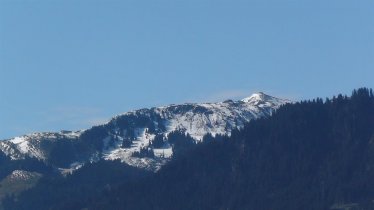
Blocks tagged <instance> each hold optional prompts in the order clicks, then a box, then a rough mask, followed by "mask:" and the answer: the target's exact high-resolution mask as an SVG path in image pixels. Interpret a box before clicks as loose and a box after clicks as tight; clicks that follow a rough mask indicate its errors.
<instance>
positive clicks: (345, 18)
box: [0, 0, 374, 139]
mask: <svg viewBox="0 0 374 210" xmlns="http://www.w3.org/2000/svg"><path fill="white" fill-rule="evenodd" d="M373 11H374V1H372V0H368V1H364V0H363V1H353V0H349V1H347V0H337V1H333V0H331V1H330V0H310V1H309V0H304V1H303V0H292V1H287V0H277V1H267V0H247V1H239V0H227V1H220V0H214V1H213V0H212V1H208V0H188V1H187V0H186V1H182V0H159V1H157V0H150V1H145V0H132V1H126V0H118V1H116V0H105V1H104V0H102V1H97V0H74V1H73V0H0V139H4V138H9V137H12V136H16V135H22V134H25V133H29V132H36V131H59V130H61V129H70V130H76V129H82V128H88V127H90V126H91V125H94V124H97V123H101V122H103V121H105V120H107V119H109V118H110V117H111V116H113V115H115V114H118V113H122V112H125V111H128V110H132V109H136V108H142V107H152V106H159V105H165V104H170V103H183V102H201V101H221V100H223V99H226V98H232V99H239V98H243V97H245V96H248V95H250V94H251V93H252V92H256V91H264V92H267V93H269V94H272V95H275V96H279V97H285V98H290V99H293V100H300V99H309V98H314V97H317V96H321V97H327V96H332V95H334V94H337V93H344V94H349V93H350V92H351V90H352V89H353V88H357V87H362V86H366V87H372V88H373V87H374V13H373Z"/></svg>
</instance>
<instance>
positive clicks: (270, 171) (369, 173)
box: [5, 88, 374, 210]
mask: <svg viewBox="0 0 374 210" xmlns="http://www.w3.org/2000/svg"><path fill="white" fill-rule="evenodd" d="M205 140H206V141H204V142H203V143H201V144H197V145H193V146H191V145H189V144H187V146H188V147H189V148H190V149H188V150H186V151H184V152H180V153H178V155H176V156H175V157H174V158H173V160H172V161H170V162H169V163H168V164H167V165H165V166H164V167H163V168H162V169H161V170H160V171H158V172H157V173H155V174H152V175H149V176H143V178H141V179H133V181H128V182H126V183H122V184H118V185H116V184H112V185H110V187H107V188H105V190H102V191H100V193H97V194H91V195H90V196H92V197H88V198H85V197H86V196H85V195H84V193H87V191H79V190H80V189H81V188H80V187H79V186H80V184H79V183H80V181H82V180H84V179H83V178H82V180H80V181H77V182H76V187H75V188H74V187H70V188H69V190H71V191H68V192H66V190H65V187H64V186H61V187H60V188H55V187H50V188H48V187H45V184H44V187H43V185H42V184H39V185H38V186H37V187H36V188H35V189H39V191H38V190H35V189H32V190H29V191H27V192H25V193H23V194H22V195H21V196H20V197H19V198H18V200H12V199H7V200H6V202H5V203H6V205H7V206H6V209H67V207H68V208H69V209H83V208H88V209H135V210H137V209H139V210H141V209H144V210H152V209H155V210H156V209H157V210H167V209H181V210H183V209H186V210H187V209H191V210H192V209H194V210H199V209H201V210H203V209H222V210H224V209H225V210H226V209H254V210H262V209H263V210H266V209H277V210H282V209H284V210H300V209H303V210H309V209H310V210H316V209H331V208H332V207H336V208H335V209H338V207H339V205H340V206H341V207H342V206H344V205H351V206H353V207H355V208H360V209H374V208H373V202H372V200H373V199H374V96H373V92H372V90H371V89H370V90H369V89H365V88H361V89H358V90H355V91H353V93H352V95H351V96H350V97H347V96H342V95H339V96H337V97H334V98H332V99H325V100H322V99H315V100H312V101H303V102H298V103H295V104H288V105H285V106H283V107H281V108H280V109H279V110H277V111H276V113H274V114H273V116H272V117H269V118H263V119H259V120H255V121H252V122H250V123H249V124H247V125H246V126H245V127H244V128H243V129H241V130H240V131H234V132H233V133H232V135H231V137H229V138H228V137H218V138H216V139H215V138H213V137H211V136H207V137H205ZM182 143H183V144H185V142H182ZM123 167H125V166H123ZM97 170H98V171H100V170H101V169H99V168H97ZM103 170H105V169H103ZM92 171H94V170H92ZM78 172H79V171H78ZM78 172H77V173H78ZM126 173H127V172H126V171H122V172H120V173H119V174H122V175H123V176H125V174H126ZM113 175H114V173H113ZM72 176H74V175H72ZM85 176H87V178H89V177H90V176H93V174H92V173H91V174H87V175H85ZM85 176H82V177H85ZM96 182H97V180H96V181H93V182H91V184H92V186H96V185H97V186H98V188H99V189H102V187H100V184H98V183H100V182H98V183H96ZM72 183H75V182H72ZM118 183H120V182H118ZM103 184H104V183H101V186H102V185H103ZM66 185H69V186H73V185H72V184H66ZM40 186H42V187H40ZM51 186H53V184H51ZM38 187H39V188H38ZM88 189H90V188H88ZM77 192H81V194H80V195H79V193H77ZM38 193H39V194H38ZM66 193H71V194H72V195H77V197H74V196H72V197H73V198H70V199H66V195H65V194H66ZM80 196H82V197H83V198H84V199H81V198H82V197H80ZM51 197H54V198H56V199H55V200H54V202H52V203H46V202H45V201H51ZM30 205H32V206H31V207H32V208H27V207H30Z"/></svg>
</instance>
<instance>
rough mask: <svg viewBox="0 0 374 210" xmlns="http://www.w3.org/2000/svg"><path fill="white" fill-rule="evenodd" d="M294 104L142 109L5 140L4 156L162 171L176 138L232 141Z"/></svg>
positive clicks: (259, 96)
mask: <svg viewBox="0 0 374 210" xmlns="http://www.w3.org/2000/svg"><path fill="white" fill-rule="evenodd" d="M289 102H290V101H289V100H285V99H279V98H275V97H272V96H269V95H266V94H264V93H262V92H260V93H255V94H253V95H251V96H250V97H247V98H244V99H243V100H239V101H232V100H227V101H224V102H219V103H186V104H181V105H169V106H164V107H154V108H150V109H139V110H135V111H130V112H126V113H124V114H121V115H118V116H115V117H113V118H112V119H111V120H110V121H109V122H108V123H105V124H103V125H98V126H94V127H92V128H90V129H87V130H81V131H75V132H73V131H61V132H45V133H33V134H29V135H24V136H20V137H15V138H12V139H8V140H3V141H0V151H2V152H3V153H4V154H5V155H6V156H7V157H9V158H10V159H12V160H20V159H24V158H26V157H28V158H35V159H38V160H42V161H44V162H46V163H48V164H50V165H53V166H55V167H57V168H59V170H60V171H61V172H62V173H70V172H71V171H72V170H75V169H78V168H80V167H81V166H82V165H83V164H84V163H87V162H93V161H98V160H101V159H104V160H115V159H120V160H121V161H123V162H126V163H127V164H129V165H131V166H135V167H140V168H146V169H150V170H157V169H159V168H160V166H161V165H163V164H165V162H166V161H168V160H169V159H170V157H171V156H172V155H173V152H175V151H176V150H177V149H178V148H177V147H178V146H177V145H179V144H176V143H175V142H173V141H172V140H171V137H172V136H173V135H174V136H175V132H180V133H181V134H183V135H185V138H186V139H187V140H186V141H191V142H199V141H202V139H203V137H204V136H205V135H207V134H210V135H212V136H213V137H214V136H216V135H230V134H231V132H232V131H233V130H235V129H240V128H242V127H243V126H244V124H245V123H248V122H249V121H251V120H253V119H257V118H261V117H268V116H270V115H271V114H272V113H273V111H274V110H276V109H278V108H279V107H280V106H281V105H283V104H286V103H289ZM182 145H188V144H186V143H184V144H182ZM182 147H183V146H182ZM182 149H183V148H182Z"/></svg>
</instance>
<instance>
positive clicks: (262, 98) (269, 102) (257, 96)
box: [241, 92, 291, 108]
mask: <svg viewBox="0 0 374 210" xmlns="http://www.w3.org/2000/svg"><path fill="white" fill-rule="evenodd" d="M241 101H242V102H244V103H248V104H250V105H253V106H264V105H266V106H273V107H274V108H278V107H279V106H280V105H282V104H285V103H290V102H291V101H290V100H287V99H280V98H276V97H273V96H270V95H267V94H265V93H263V92H257V93H254V94H252V95H251V96H249V97H246V98H243V99H242V100H241Z"/></svg>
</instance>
